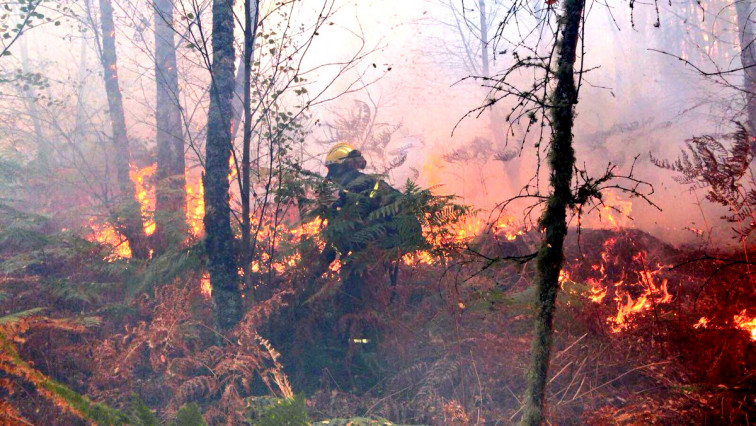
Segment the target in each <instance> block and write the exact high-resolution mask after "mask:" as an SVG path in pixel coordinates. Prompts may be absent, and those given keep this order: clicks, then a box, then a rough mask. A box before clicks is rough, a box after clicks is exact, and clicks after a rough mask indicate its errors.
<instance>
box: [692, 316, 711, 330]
mask: <svg viewBox="0 0 756 426" xmlns="http://www.w3.org/2000/svg"><path fill="white" fill-rule="evenodd" d="M708 325H709V320H708V319H707V318H706V317H701V318H700V319H699V320H698V322H697V323H695V324H693V328H706V327H707V326H708Z"/></svg>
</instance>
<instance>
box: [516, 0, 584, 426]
mask: <svg viewBox="0 0 756 426" xmlns="http://www.w3.org/2000/svg"><path fill="white" fill-rule="evenodd" d="M583 6H584V0H564V10H563V11H562V16H561V17H560V18H559V21H560V22H559V31H560V32H561V34H559V35H558V39H557V43H558V45H557V58H556V67H557V68H556V70H555V78H556V80H557V84H556V87H555V88H554V91H553V92H552V93H551V99H550V100H549V103H550V104H551V105H552V106H551V107H550V109H551V110H550V114H551V120H552V133H551V144H550V147H549V155H548V161H549V166H550V168H551V176H550V179H549V181H550V185H551V187H552V193H551V195H550V196H549V199H548V201H547V205H546V210H545V212H544V213H543V216H542V217H541V219H540V225H541V227H542V228H543V229H544V231H545V238H544V241H543V243H542V244H541V248H540V250H539V253H538V258H537V262H536V268H537V271H538V281H537V283H536V297H537V300H536V319H535V335H534V336H533V342H532V345H531V364H530V371H529V377H528V389H527V393H526V399H525V404H526V405H525V413H524V415H523V419H522V424H524V425H533V426H535V425H540V424H541V422H542V421H543V405H544V395H545V388H546V379H547V376H548V370H549V356H550V355H551V346H552V338H553V326H554V312H555V307H556V297H557V291H558V290H559V271H560V270H561V269H562V264H563V261H564V238H565V236H566V235H567V208H568V206H569V205H570V203H571V202H572V192H571V190H570V183H571V182H572V170H573V167H574V165H575V151H574V149H573V147H572V126H573V123H574V119H575V104H576V103H577V100H578V99H577V88H576V87H575V76H574V65H575V58H576V51H577V43H578V39H579V37H580V20H581V18H582V11H583Z"/></svg>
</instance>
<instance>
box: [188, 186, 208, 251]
mask: <svg viewBox="0 0 756 426" xmlns="http://www.w3.org/2000/svg"><path fill="white" fill-rule="evenodd" d="M185 188H186V223H187V224H188V225H189V231H190V232H191V233H192V235H194V236H195V237H196V238H199V237H201V236H202V233H203V232H204V230H205V224H204V222H203V220H204V218H205V187H204V186H202V178H196V181H195V182H194V183H189V179H187V183H186V186H185Z"/></svg>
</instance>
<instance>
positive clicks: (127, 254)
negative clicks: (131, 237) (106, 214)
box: [87, 218, 131, 262]
mask: <svg viewBox="0 0 756 426" xmlns="http://www.w3.org/2000/svg"><path fill="white" fill-rule="evenodd" d="M89 227H90V228H91V229H92V233H91V234H90V235H89V236H87V239H88V240H89V241H95V242H97V243H100V244H105V245H109V246H112V247H113V253H112V254H110V255H108V256H106V257H105V259H104V260H105V261H107V262H112V261H114V260H117V259H119V258H120V259H130V258H131V247H130V246H129V242H128V241H126V239H125V238H124V237H123V236H122V235H121V234H120V233H118V231H116V230H115V228H113V226H112V225H110V224H107V223H106V224H102V225H100V224H98V223H96V222H95V220H94V218H92V219H90V220H89Z"/></svg>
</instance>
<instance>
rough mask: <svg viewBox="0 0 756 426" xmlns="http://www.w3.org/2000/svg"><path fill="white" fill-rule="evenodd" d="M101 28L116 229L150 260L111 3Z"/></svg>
mask: <svg viewBox="0 0 756 426" xmlns="http://www.w3.org/2000/svg"><path fill="white" fill-rule="evenodd" d="M100 24H101V25H102V57H101V62H102V68H103V73H104V74H103V76H104V77H105V91H106V93H107V97H108V109H109V112H110V121H111V124H112V127H113V144H114V145H115V154H116V155H115V165H116V177H117V179H118V187H119V191H120V200H119V208H118V211H117V213H116V216H117V217H116V226H117V227H118V229H119V231H120V232H121V233H122V234H123V235H124V236H125V237H126V239H127V240H128V241H129V246H130V247H131V254H132V256H134V257H135V258H138V259H146V258H147V257H148V256H149V249H148V247H147V239H146V238H145V234H144V229H143V227H142V214H141V211H140V210H139V202H138V201H137V200H136V189H135V187H134V182H132V181H131V178H130V177H129V159H130V155H129V139H128V137H127V135H126V118H125V116H124V112H123V100H122V99H121V89H120V87H119V84H118V57H117V55H116V44H115V26H114V24H113V5H112V3H111V0H100Z"/></svg>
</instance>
